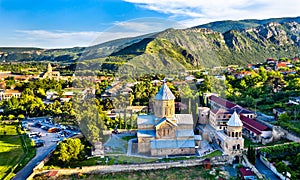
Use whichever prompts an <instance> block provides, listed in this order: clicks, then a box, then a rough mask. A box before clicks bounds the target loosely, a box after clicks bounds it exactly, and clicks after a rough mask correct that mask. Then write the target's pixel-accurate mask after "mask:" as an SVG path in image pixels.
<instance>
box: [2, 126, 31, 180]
mask: <svg viewBox="0 0 300 180" xmlns="http://www.w3.org/2000/svg"><path fill="white" fill-rule="evenodd" d="M24 140H25V141H26V144H29V146H30V140H29V139H28V138H24ZM24 146H25V145H24V143H23V142H22V140H21V138H20V136H19V135H18V132H17V129H16V126H15V125H0V179H10V178H11V177H12V176H13V175H14V173H11V170H12V168H13V167H15V165H17V164H18V163H19V161H20V160H21V159H22V158H23V156H24V154H25V148H24ZM28 150H29V152H28V154H27V156H26V158H25V159H23V161H22V162H21V163H22V164H23V166H24V165H25V164H27V162H28V161H29V160H30V159H31V158H32V157H34V155H35V149H34V148H31V147H29V148H28ZM21 167H22V165H21V166H20V167H19V168H17V169H16V170H15V172H16V171H17V170H19V169H20V168H21ZM6 176H7V177H6ZM5 177H6V178H5Z"/></svg>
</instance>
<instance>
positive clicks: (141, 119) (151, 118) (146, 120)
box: [137, 115, 155, 125]
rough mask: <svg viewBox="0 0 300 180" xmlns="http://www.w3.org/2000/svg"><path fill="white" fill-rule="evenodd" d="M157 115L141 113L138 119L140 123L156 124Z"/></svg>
mask: <svg viewBox="0 0 300 180" xmlns="http://www.w3.org/2000/svg"><path fill="white" fill-rule="evenodd" d="M154 119H155V117H154V116H153V115H139V116H138V119H137V124H138V125H146V124H149V125H154Z"/></svg>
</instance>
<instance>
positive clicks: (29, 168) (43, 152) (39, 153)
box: [13, 127, 57, 180]
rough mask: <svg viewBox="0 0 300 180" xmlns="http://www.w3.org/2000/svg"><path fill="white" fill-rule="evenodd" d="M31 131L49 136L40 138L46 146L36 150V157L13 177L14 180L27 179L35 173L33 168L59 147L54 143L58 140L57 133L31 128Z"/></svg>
mask: <svg viewBox="0 0 300 180" xmlns="http://www.w3.org/2000/svg"><path fill="white" fill-rule="evenodd" d="M29 129H30V130H31V131H38V132H42V133H44V134H47V135H46V136H43V137H41V138H40V139H42V140H44V141H45V145H44V146H42V147H39V148H36V156H35V157H34V158H33V159H32V160H31V161H30V162H29V163H28V164H27V165H26V166H25V167H24V168H23V169H21V170H20V171H19V172H18V173H17V174H16V176H14V177H13V179H14V180H24V179H26V178H27V177H28V176H29V175H30V174H31V173H32V172H33V168H34V167H35V166H36V165H37V164H39V162H41V161H42V160H43V159H44V158H45V157H46V156H47V155H48V154H49V153H50V152H51V151H52V150H53V149H55V148H56V145H57V144H56V142H52V140H53V139H57V137H56V136H57V134H56V133H49V134H48V133H47V132H46V131H44V130H42V129H40V128H35V127H30V128H29Z"/></svg>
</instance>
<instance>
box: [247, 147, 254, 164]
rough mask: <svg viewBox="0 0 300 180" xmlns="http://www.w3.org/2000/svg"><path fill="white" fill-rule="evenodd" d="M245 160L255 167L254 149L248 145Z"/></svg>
mask: <svg viewBox="0 0 300 180" xmlns="http://www.w3.org/2000/svg"><path fill="white" fill-rule="evenodd" d="M247 158H248V160H249V162H250V163H252V164H253V165H255V163H256V149H255V148H254V147H253V146H251V145H250V144H249V146H248V151H247Z"/></svg>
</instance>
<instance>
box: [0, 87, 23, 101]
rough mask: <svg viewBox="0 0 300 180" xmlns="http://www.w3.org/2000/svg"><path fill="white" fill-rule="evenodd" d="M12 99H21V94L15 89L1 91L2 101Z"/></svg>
mask: <svg viewBox="0 0 300 180" xmlns="http://www.w3.org/2000/svg"><path fill="white" fill-rule="evenodd" d="M12 97H15V98H20V97H21V92H20V91H18V90H13V89H6V90H2V89H1V90H0V101H4V100H8V99H10V98H12Z"/></svg>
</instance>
